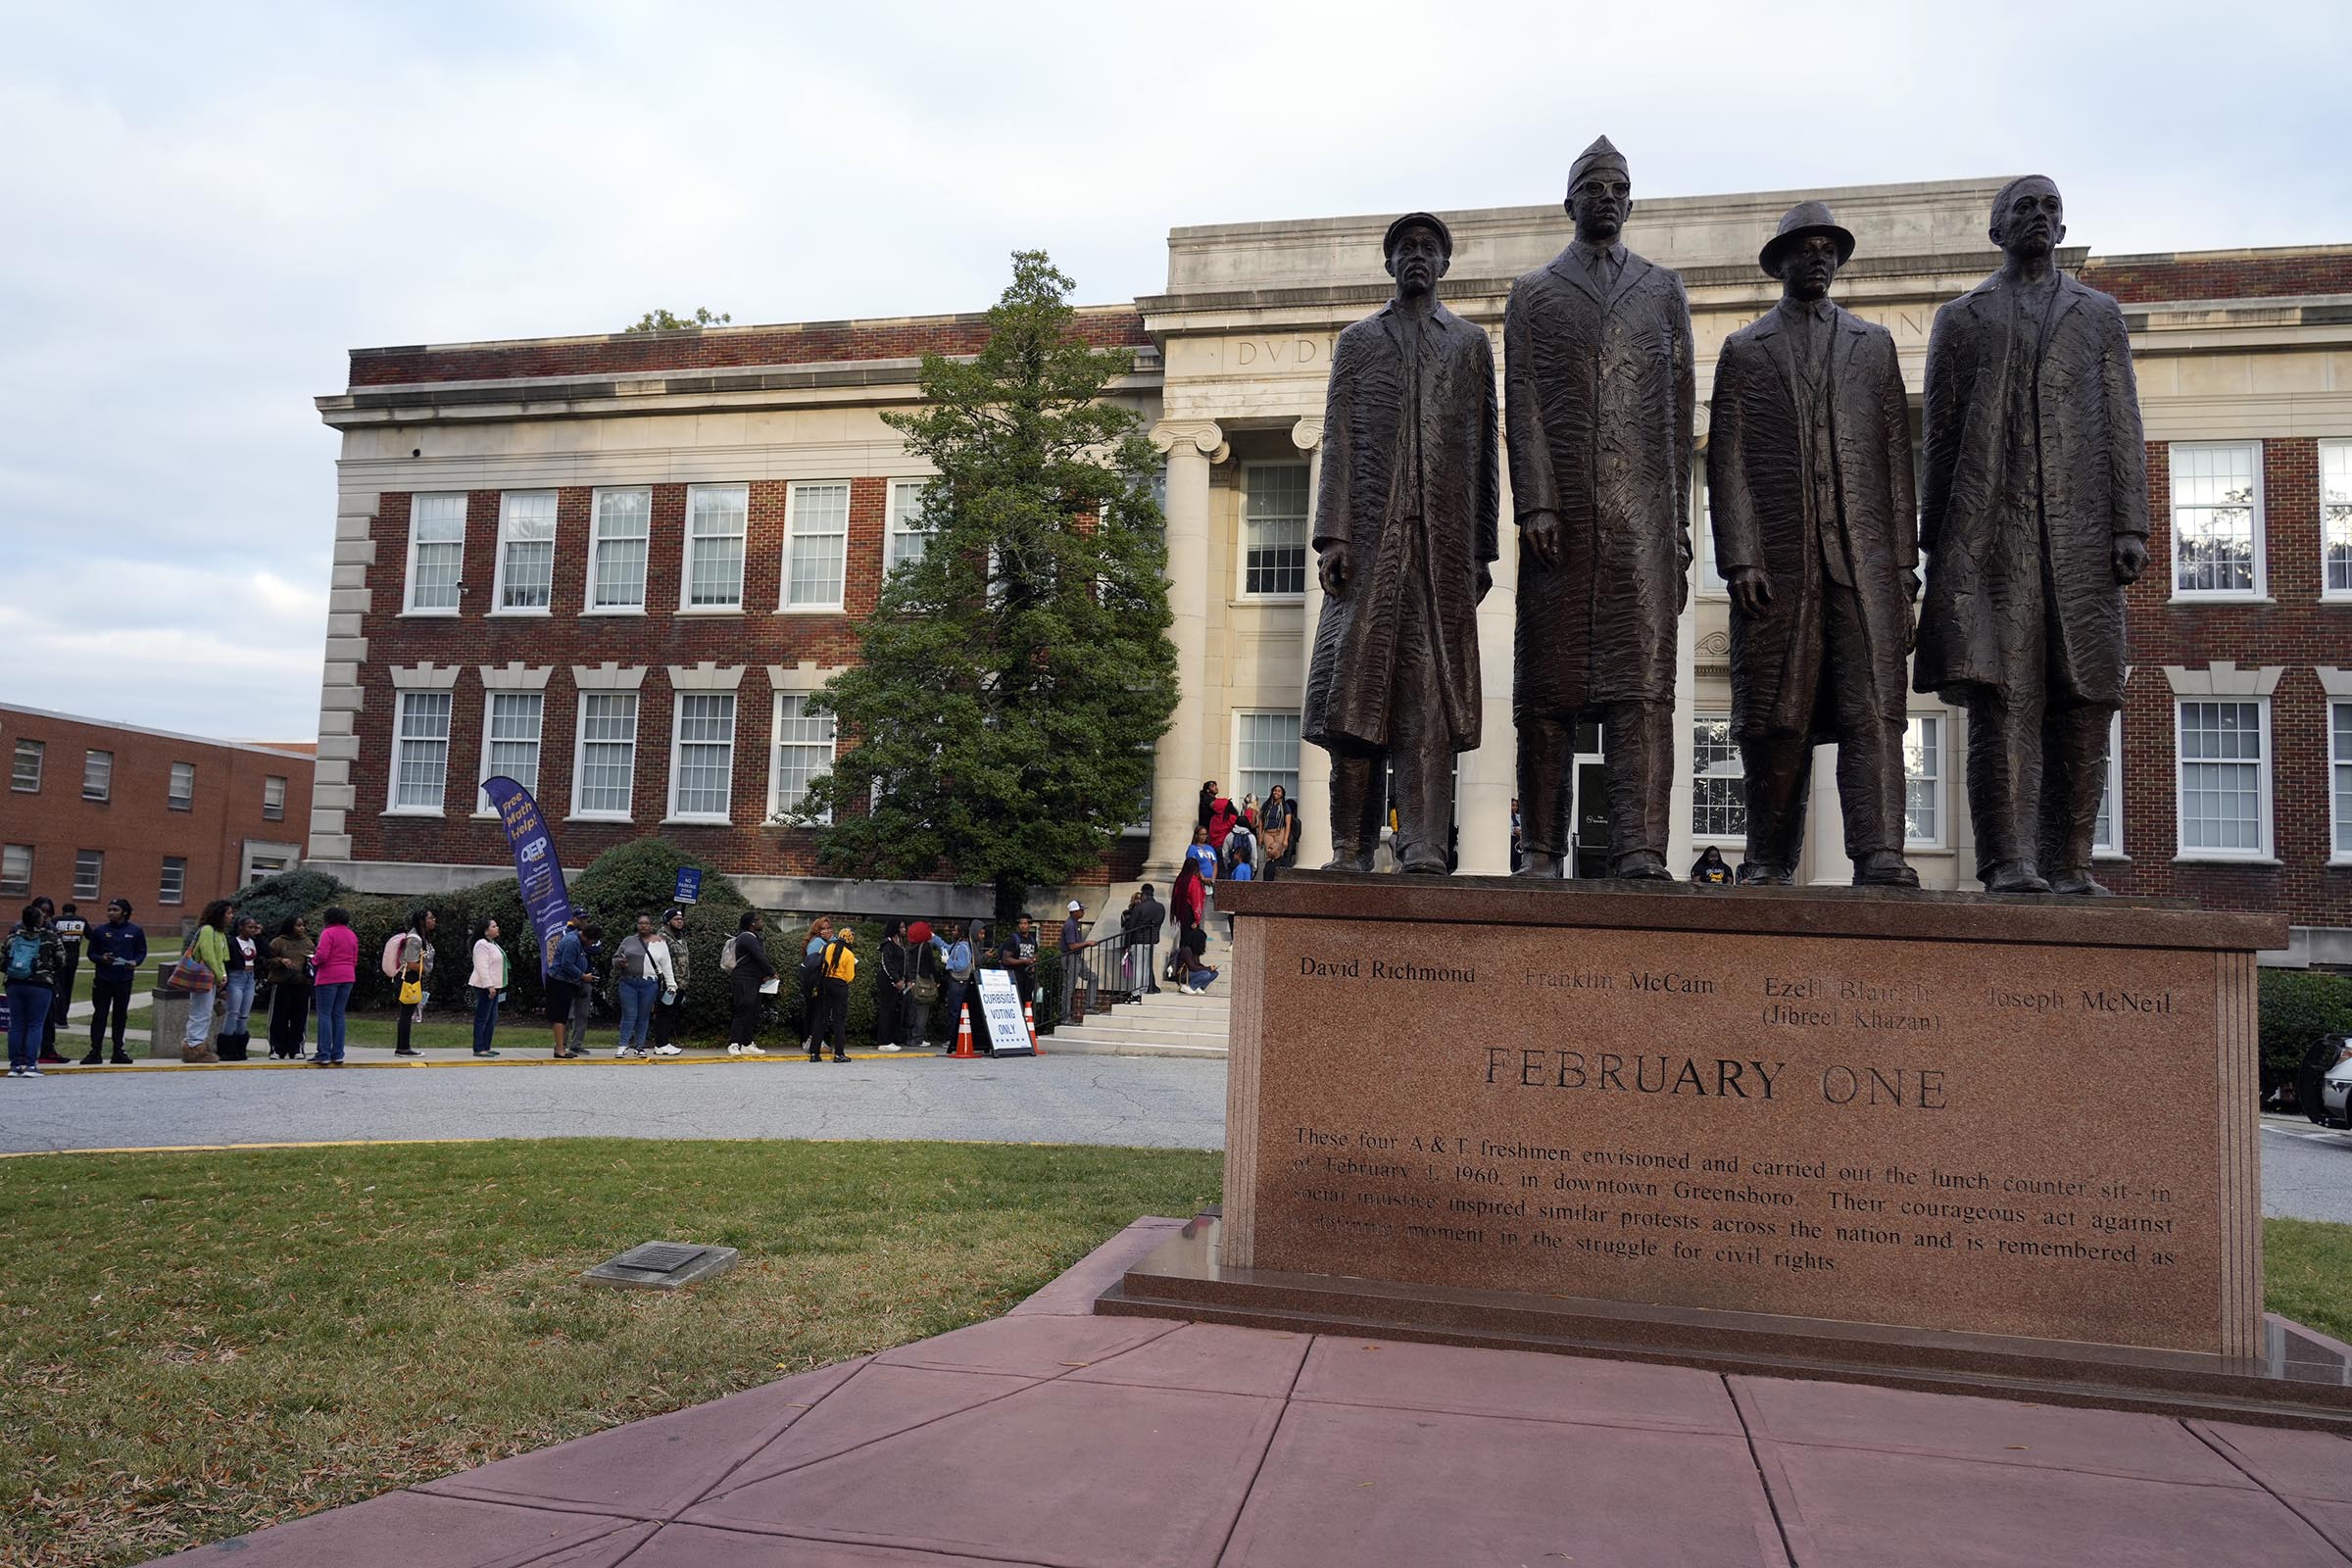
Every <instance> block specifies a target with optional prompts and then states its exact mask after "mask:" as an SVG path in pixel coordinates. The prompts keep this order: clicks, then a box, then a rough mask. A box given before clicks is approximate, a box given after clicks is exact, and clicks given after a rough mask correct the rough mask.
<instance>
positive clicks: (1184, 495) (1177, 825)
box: [1145, 419, 1230, 878]
mask: <svg viewBox="0 0 2352 1568" xmlns="http://www.w3.org/2000/svg"><path fill="white" fill-rule="evenodd" d="M1152 445H1153V446H1154V447H1156V448H1157V449H1158V450H1160V451H1161V452H1164V453H1166V454H1167V458H1168V509H1167V519H1168V525H1167V543H1168V609H1169V610H1170V611H1171V612H1173V613H1174V616H1175V619H1174V623H1173V624H1172V625H1170V627H1169V628H1168V634H1169V636H1170V637H1171V638H1172V639H1173V640H1174V642H1175V644H1176V711H1175V713H1174V715H1173V716H1172V717H1171V718H1170V720H1169V723H1168V729H1167V733H1166V734H1164V735H1162V736H1160V738H1159V749H1158V752H1157V754H1156V757H1155V758H1154V760H1153V765H1152V854H1151V858H1150V860H1149V861H1148V862H1147V863H1146V865H1145V869H1146V871H1147V872H1149V873H1151V874H1152V875H1154V876H1158V877H1162V878H1164V877H1169V876H1173V875H1174V874H1175V872H1176V867H1177V865H1178V863H1179V862H1180V861H1182V859H1183V858H1184V851H1185V846H1186V845H1188V844H1190V843H1192V841H1193V827H1194V825H1195V823H1196V822H1198V821H1199V819H1200V808H1199V802H1200V797H1201V779H1202V778H1203V777H1205V776H1206V775H1204V774H1203V773H1202V772H1201V757H1202V742H1203V739H1204V738H1205V734H1206V729H1205V723H1206V714H1207V711H1208V692H1207V684H1208V470H1209V468H1210V466H1212V465H1215V464H1218V463H1222V462H1223V461H1224V460H1225V458H1226V456H1227V454H1228V452H1229V451H1230V449H1229V448H1228V447H1227V446H1226V445H1225V432H1224V431H1223V430H1221V429H1219V428H1218V427H1217V425H1216V424H1215V422H1214V421H1212V420H1208V419H1171V420H1166V421H1163V422H1162V423H1160V424H1158V425H1156V426H1154V427H1153V429H1152Z"/></svg>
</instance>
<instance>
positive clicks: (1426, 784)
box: [1299, 213, 1500, 876]
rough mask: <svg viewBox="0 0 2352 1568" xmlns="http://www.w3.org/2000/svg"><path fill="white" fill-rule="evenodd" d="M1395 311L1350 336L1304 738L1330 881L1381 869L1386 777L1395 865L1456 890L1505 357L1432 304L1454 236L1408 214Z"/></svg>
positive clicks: (1319, 532) (1393, 227) (1327, 422)
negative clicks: (1459, 769)
mask: <svg viewBox="0 0 2352 1568" xmlns="http://www.w3.org/2000/svg"><path fill="white" fill-rule="evenodd" d="M1381 248H1382V251H1383V253H1384V255H1385V256H1386V258H1387V264H1388V270H1389V272H1390V274H1391V275H1392V276H1393V277H1395V278H1396V279H1397V293H1396V297H1395V298H1393V299H1392V300H1390V302H1389V303H1388V304H1386V305H1384V306H1382V307H1381V308H1380V310H1379V311H1378V312H1376V313H1375V314H1373V315H1372V316H1370V317H1367V318H1366V319H1363V320H1361V321H1358V322H1356V323H1355V324H1354V325H1352V326H1350V327H1348V329H1347V330H1346V331H1344V332H1342V333H1341V334H1340V338H1339V342H1338V344H1337V345H1336V346H1335V348H1334V350H1333V353H1332V360H1331V383H1330V387H1329V390H1328V393H1327V395H1326V396H1327V402H1326V407H1325V411H1324V419H1323V442H1324V446H1323V478H1322V490H1321V494H1320V496H1319V497H1318V498H1317V501H1316V504H1315V535H1314V538H1315V549H1316V551H1317V552H1318V554H1319V556H1320V561H1319V563H1318V570H1319V572H1320V574H1321V577H1322V582H1323V591H1324V595H1325V597H1324V600H1323V613H1322V618H1321V619H1320V620H1319V621H1317V622H1316V625H1315V649H1314V658H1313V661H1312V662H1311V664H1310V666H1309V668H1308V671H1307V680H1306V699H1305V706H1304V710H1303V712H1302V715H1301V718H1300V723H1299V735H1300V738H1301V739H1303V740H1306V741H1308V742H1310V743H1312V744H1314V745H1317V746H1320V747H1322V748H1324V749H1325V750H1326V751H1328V752H1330V753H1331V836H1332V846H1333V852H1334V853H1333V856H1332V859H1331V862H1330V864H1329V865H1328V866H1327V867H1326V868H1325V869H1327V870H1346V871H1369V870H1370V869H1371V868H1372V855H1373V851H1374V850H1376V849H1377V848H1378V847H1379V844H1380V823H1381V816H1382V807H1383V804H1384V802H1383V796H1384V794H1385V793H1386V792H1385V788H1384V784H1385V779H1384V774H1385V772H1386V768H1385V766H1384V764H1385V763H1390V762H1393V763H1394V764H1395V766H1396V771H1397V843H1396V845H1395V850H1396V855H1397V864H1398V865H1399V866H1400V867H1401V868H1402V869H1404V870H1406V871H1408V872H1420V873H1430V874H1436V875H1440V876H1442V875H1444V874H1445V873H1446V850H1447V847H1448V837H1449V830H1450V828H1451V825H1452V822H1453V760H1454V754H1455V753H1457V752H1467V751H1474V750H1476V749H1477V747H1478V742H1479V716H1480V687H1479V667H1478V605H1479V601H1480V600H1482V599H1484V598H1485V597H1486V595H1487V590H1488V589H1489V588H1491V587H1492V586H1494V579H1493V576H1492V574H1491V571H1490V566H1489V564H1490V563H1492V562H1493V561H1494V560H1495V526H1496V515H1497V511H1498V505H1499V501H1498V498H1499V490H1500V474H1499V465H1498V453H1497V447H1496V440H1495V353H1494V348H1493V345H1492V344H1490V343H1489V341H1488V339H1487V334H1486V332H1485V331H1484V330H1482V329H1481V328H1479V327H1476V326H1473V325H1471V324H1470V323H1469V322H1467V321H1464V320H1463V319H1460V318H1459V317H1457V316H1455V315H1454V314H1453V313H1452V312H1450V311H1448V310H1446V308H1445V307H1444V306H1443V305H1440V304H1439V303H1438V300H1437V287H1438V279H1439V278H1441V277H1443V276H1444V275H1445V274H1446V267H1447V265H1448V264H1449V263H1450V261H1451V259H1452V256H1453V235H1452V233H1451V231H1449V230H1448V229H1447V228H1446V225H1445V224H1444V223H1443V222H1441V221H1439V220H1437V219H1436V218H1433V217H1431V216H1430V215H1429V214H1427V213H1407V214H1406V215H1405V216H1404V217H1402V218H1399V219H1397V221H1395V222H1394V223H1391V224H1390V225H1389V230H1388V233H1387V235H1386V236H1385V237H1384V238H1383V240H1382V242H1381Z"/></svg>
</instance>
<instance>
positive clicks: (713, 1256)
mask: <svg viewBox="0 0 2352 1568" xmlns="http://www.w3.org/2000/svg"><path fill="white" fill-rule="evenodd" d="M742 1256H743V1254H742V1253H741V1252H738V1251H737V1250H735V1249H734V1248H732V1247H696V1246H694V1245H693V1244H692V1243H688V1242H647V1243H646V1244H645V1245H644V1246H642V1247H632V1248H630V1249H629V1250H627V1251H625V1252H623V1253H621V1254H620V1255H619V1256H618V1257H615V1258H612V1259H609V1260H608V1261H606V1262H602V1263H599V1264H597V1265H596V1267H594V1268H592V1269H589V1270H588V1271H587V1272H586V1273H584V1274H582V1275H581V1276H580V1279H581V1280H582V1282H583V1283H586V1284H589V1285H618V1286H623V1287H627V1288H631V1289H635V1290H645V1291H674V1290H677V1289H678V1288H679V1287H681V1286H686V1285H692V1284H693V1283H694V1282H695V1281H697V1280H707V1279H709V1278H710V1277H711V1275H713V1274H724V1273H725V1272H726V1271H727V1270H728V1269H731V1268H733V1267H734V1266H735V1264H736V1261H737V1260H738V1259H739V1258H741V1257H742Z"/></svg>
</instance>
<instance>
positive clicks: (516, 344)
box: [345, 302, 1137, 373]
mask: <svg viewBox="0 0 2352 1568" xmlns="http://www.w3.org/2000/svg"><path fill="white" fill-rule="evenodd" d="M1072 309H1074V310H1075V311H1076V312H1077V313H1078V314H1079V315H1080V316H1133V315H1135V314H1137V313H1136V309H1135V306H1134V305H1133V303H1131V302H1122V303H1118V304H1112V305H1079V306H1073V307H1072ZM987 319H988V313H987V312H986V311H949V312H944V313H940V314H936V315H930V316H852V317H844V318H842V319H838V320H830V321H760V322H745V323H743V324H740V325H738V324H735V323H733V322H730V323H728V324H727V325H725V326H682V327H678V328H676V329H675V330H672V331H666V332H575V333H571V334H568V335H564V336H557V337H491V338H478V339H472V340H469V341H463V342H451V343H390V344H380V345H377V346H376V347H373V348H364V349H349V350H346V351H345V352H347V353H348V354H349V355H350V356H351V357H352V358H353V359H354V360H373V359H386V358H389V357H391V356H392V355H395V354H456V353H464V352H466V351H467V350H473V349H516V348H561V347H565V346H569V345H572V344H581V343H628V342H637V341H641V340H644V339H648V338H653V339H663V338H668V339H675V340H677V341H680V342H684V341H688V340H699V339H708V338H713V337H748V336H751V335H753V334H755V333H760V332H828V331H839V330H856V331H879V330H887V329H888V328H891V327H897V326H968V325H971V324H973V323H975V322H979V321H985V320H987ZM649 373H651V372H649Z"/></svg>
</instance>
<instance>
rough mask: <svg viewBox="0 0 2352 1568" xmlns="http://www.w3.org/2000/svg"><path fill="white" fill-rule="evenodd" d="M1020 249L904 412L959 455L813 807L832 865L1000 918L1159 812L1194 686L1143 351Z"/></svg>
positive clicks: (937, 445)
mask: <svg viewBox="0 0 2352 1568" xmlns="http://www.w3.org/2000/svg"><path fill="white" fill-rule="evenodd" d="M1012 263H1013V275H1012V282H1011V284H1010V286H1008V287H1007V288H1006V289H1005V293H1004V296H1003V298H1001V299H1000V300H999V301H998V302H997V304H996V306H995V308H994V309H992V310H991V311H990V312H989V313H988V321H989V338H988V345H987V347H985V348H984V349H982V350H981V351H980V353H979V354H978V356H976V357H975V358H973V359H971V360H968V361H956V360H950V359H947V358H944V357H942V356H940V355H935V354H928V355H925V356H924V357H923V368H922V379H921V385H922V396H923V405H924V406H923V407H922V408H921V409H920V410H918V411H916V412H913V413H907V414H888V415H885V416H884V418H886V419H888V420H889V421H890V423H891V425H892V426H893V427H894V428H896V429H897V430H899V431H900V432H901V433H902V434H903V435H904V436H905V437H906V441H907V450H908V451H909V452H911V453H913V454H915V455H917V456H919V457H922V458H925V459H927V460H929V461H930V463H931V464H932V465H933V466H935V467H936V468H937V469H938V470H939V471H938V477H937V478H935V479H934V480H933V481H932V482H931V483H930V484H929V485H928V486H927V487H926V488H925V490H924V492H923V498H922V512H921V523H922V528H923V530H924V533H925V535H926V543H925V548H924V551H923V554H922V555H921V557H920V558H919V559H916V560H913V561H908V562H905V563H902V564H900V566H899V568H898V569H897V570H896V571H894V572H892V573H891V574H890V576H889V578H888V579H887V580H886V581H885V582H884V584H883V586H882V593H881V600H880V604H879V606H878V608H877V609H876V611H875V613H874V614H873V615H872V617H871V618H869V619H868V620H867V621H866V622H865V624H864V626H863V628H862V629H861V631H860V634H859V645H860V646H859V662H858V664H857V665H855V666H854V667H852V668H850V669H847V670H845V671H843V672H842V673H841V674H840V675H838V676H836V677H834V679H833V680H832V682H831V683H830V684H829V685H828V686H827V687H826V688H825V690H824V691H823V692H822V693H820V694H818V695H817V697H816V698H815V699H814V700H813V701H812V702H811V704H810V707H811V709H812V710H813V711H830V712H832V713H834V714H836V715H837V716H838V720H839V725H840V730H841V738H842V741H843V746H844V749H843V751H842V753H841V756H840V757H839V759H838V760H836V761H835V762H834V765H833V769H832V771H831V772H829V773H827V774H825V775H824V776H822V777H820V778H818V779H816V780H815V781H814V782H813V783H812V784H811V785H810V786H809V795H808V798H807V800H806V801H805V802H803V803H802V805H801V807H800V808H799V809H798V810H797V811H796V812H795V813H794V814H793V817H792V820H795V821H799V822H803V823H822V824H823V826H822V827H821V831H820V837H819V841H818V843H819V851H818V853H819V858H820V860H821V862H822V863H823V864H824V866H825V867H826V868H827V869H828V870H832V871H835V872H839V873H844V874H849V875H856V876H884V877H914V876H922V875H926V874H930V873H934V872H938V871H945V872H947V873H948V874H949V875H951V876H952V877H953V878H954V879H955V880H956V882H957V883H958V884H959V885H962V886H966V887H980V886H988V887H992V888H993V889H994V890H995V907H996V911H997V914H998V917H999V918H1001V919H1004V918H1010V917H1012V916H1013V915H1015V914H1017V913H1018V912H1019V909H1020V907H1021V905H1022V904H1023V903H1024V902H1025V900H1026V899H1027V896H1028V893H1029V890H1030V889H1031V888H1033V887H1038V886H1043V885H1052V884H1060V883H1065V882H1067V881H1069V880H1070V879H1072V878H1073V877H1076V876H1078V875H1080V874H1081V873H1083V872H1084V871H1086V870H1087V869H1088V868H1090V867H1092V866H1093V865H1095V864H1096V863H1097V861H1098V860H1099V859H1100V858H1101V857H1102V856H1103V852H1104V851H1105V850H1106V849H1108V848H1109V846H1110V843H1111V841H1112V839H1113V838H1115V837H1116V836H1117V835H1118V833H1119V832H1120V830H1121V829H1122V828H1123V827H1124V826H1125V825H1126V824H1128V823H1130V822H1133V821H1136V820H1137V819H1138V818H1140V817H1141V816H1142V815H1143V814H1144V812H1145V810H1146V808H1147V803H1148V802H1149V800H1150V796H1151V789H1152V742H1153V741H1155V740H1157V739H1158V737H1159V734H1160V732H1161V730H1163V729H1165V728H1166V727H1167V721H1168V714H1169V713H1170V711H1172V710H1173V709H1174V708H1175V704H1176V672H1175V658H1176V656H1175V647H1174V645H1173V644H1172V643H1171V642H1170V641H1169V640H1168V634H1167V628H1168V624H1169V613H1168V595H1167V580H1166V575H1165V566H1166V561H1167V550H1166V545H1165V542H1164V541H1163V539H1162V537H1161V528H1162V519H1161V516H1160V511H1159V505H1158V502H1157V501H1156V500H1155V499H1154V497H1153V494H1152V476H1153V474H1154V472H1155V471H1156V469H1157V466H1158V464H1157V459H1156V458H1155V456H1154V455H1153V453H1152V448H1151V445H1150V443H1149V442H1148V441H1146V440H1145V438H1144V435H1143V419H1142V417H1141V416H1140V415H1138V414H1137V413H1136V412H1135V411H1134V410H1132V409H1130V408H1128V407H1125V406H1124V405H1121V404H1117V403H1112V402H1107V401H1105V398H1104V393H1105V389H1106V388H1107V387H1108V386H1109V384H1110V383H1111V382H1112V381H1113V380H1114V379H1116V378H1117V377H1119V376H1122V375H1125V374H1126V373H1128V371H1129V370H1130V369H1132V368H1133V364H1134V357H1133V356H1132V355H1130V354H1127V353H1124V352H1118V351H1110V350H1098V349H1093V348H1090V347H1088V346H1087V344H1086V343H1085V342H1084V341H1082V340H1081V339H1080V337H1079V336H1078V334H1077V331H1076V321H1075V318H1076V313H1075V312H1074V311H1073V310H1072V309H1071V307H1070V305H1069V303H1068V300H1067V295H1068V291H1069V289H1070V286H1071V285H1070V280H1069V278H1067V277H1066V276H1064V275H1063V274H1062V273H1060V272H1059V271H1057V270H1054V265H1053V263H1052V262H1051V261H1050V260H1048V259H1047V257H1046V255H1045V253H1044V252H1042V251H1021V252H1016V253H1015V254H1014V256H1013V258H1012Z"/></svg>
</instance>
